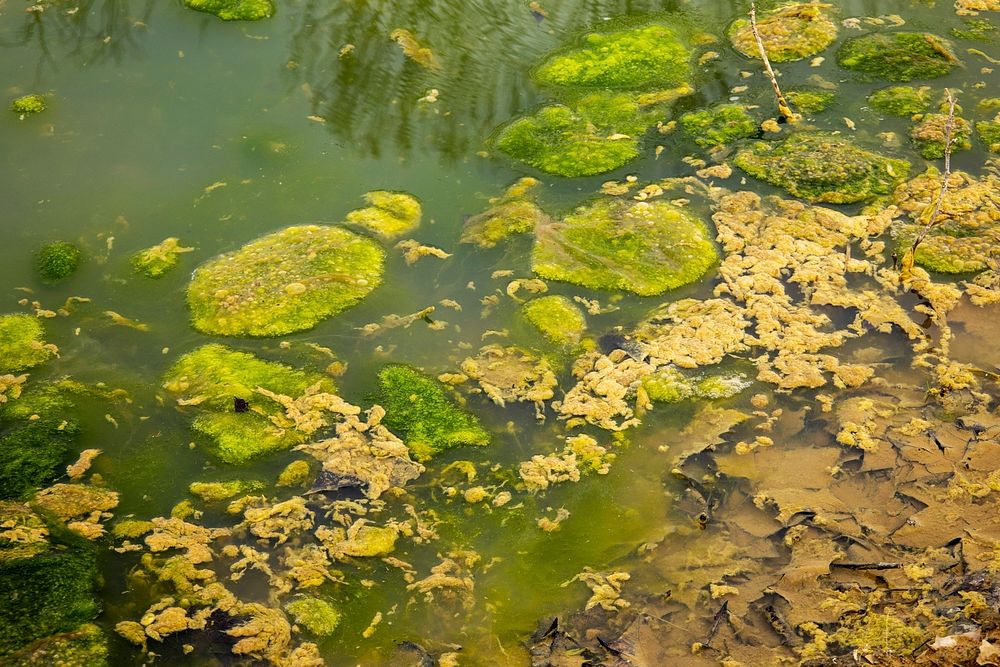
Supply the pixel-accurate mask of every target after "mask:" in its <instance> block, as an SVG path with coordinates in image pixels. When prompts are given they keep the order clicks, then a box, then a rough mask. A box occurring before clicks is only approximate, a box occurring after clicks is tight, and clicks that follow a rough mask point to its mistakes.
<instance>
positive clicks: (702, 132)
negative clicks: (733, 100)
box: [680, 104, 760, 146]
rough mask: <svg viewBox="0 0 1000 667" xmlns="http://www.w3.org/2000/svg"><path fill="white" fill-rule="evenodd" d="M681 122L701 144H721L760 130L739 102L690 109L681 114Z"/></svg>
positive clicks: (750, 135)
mask: <svg viewBox="0 0 1000 667" xmlns="http://www.w3.org/2000/svg"><path fill="white" fill-rule="evenodd" d="M680 122H681V127H682V128H684V131H685V132H686V133H687V134H688V135H690V136H691V138H692V139H694V142H695V143H696V144H698V145H699V146H721V145H723V144H728V143H730V142H731V141H734V140H736V139H743V138H745V137H752V136H754V135H756V134H758V133H759V132H760V130H759V128H758V127H757V123H756V122H755V121H754V119H753V117H751V116H750V114H749V113H747V110H746V109H744V108H743V107H741V106H740V105H738V104H718V105H716V106H713V107H709V108H708V109H700V110H698V111H690V112H688V113H686V114H684V115H683V116H681V118H680Z"/></svg>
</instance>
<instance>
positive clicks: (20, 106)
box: [10, 95, 45, 116]
mask: <svg viewBox="0 0 1000 667" xmlns="http://www.w3.org/2000/svg"><path fill="white" fill-rule="evenodd" d="M10 110H11V111H13V112H14V113H17V114H21V115H22V116H26V115H27V114H32V113H41V112H42V111H45V98H44V97H42V96H41V95H22V96H21V97H18V98H17V99H15V100H14V101H13V102H11V103H10Z"/></svg>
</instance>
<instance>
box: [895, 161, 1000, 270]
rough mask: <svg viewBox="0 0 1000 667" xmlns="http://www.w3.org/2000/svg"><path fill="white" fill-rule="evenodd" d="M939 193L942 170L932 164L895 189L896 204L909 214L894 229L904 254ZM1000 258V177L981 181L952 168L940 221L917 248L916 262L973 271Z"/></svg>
mask: <svg viewBox="0 0 1000 667" xmlns="http://www.w3.org/2000/svg"><path fill="white" fill-rule="evenodd" d="M940 192H941V174H940V172H938V171H937V170H936V169H933V168H931V169H928V170H927V171H926V172H925V173H923V174H921V175H919V176H917V177H916V178H914V179H912V180H910V181H908V182H906V183H904V184H903V185H901V186H900V187H899V188H897V189H896V192H895V194H894V195H893V203H894V204H895V205H896V206H897V207H898V208H899V209H900V211H901V212H903V213H904V214H905V215H906V216H907V217H908V218H909V219H908V220H906V221H903V222H897V223H896V224H895V225H894V227H893V234H894V236H895V237H896V241H897V243H898V245H899V249H900V254H902V253H903V252H905V251H906V250H907V249H909V248H910V246H911V245H912V243H913V239H914V238H915V237H916V235H917V234H919V233H921V232H922V231H923V229H924V227H926V225H927V222H928V218H929V217H930V215H931V214H932V212H933V210H934V207H935V204H936V203H937V200H938V197H939V195H940ZM996 257H1000V178H998V177H997V176H996V175H995V174H992V173H987V174H985V175H983V176H982V177H981V178H978V179H977V178H975V177H973V176H972V175H971V174H967V173H965V172H964V171H955V172H952V174H951V177H950V178H949V180H948V192H947V194H946V195H945V197H944V200H943V201H942V203H941V209H940V212H939V216H938V222H937V223H936V224H935V225H934V226H933V227H932V228H931V229H930V231H929V232H928V233H927V235H926V236H924V239H923V240H922V241H921V242H920V245H918V246H917V251H916V253H915V254H914V261H915V262H916V263H917V264H920V265H921V266H924V267H926V268H927V269H930V270H931V271H937V272H939V273H970V272H973V271H982V270H983V269H986V268H988V262H989V261H990V259H991V258H996Z"/></svg>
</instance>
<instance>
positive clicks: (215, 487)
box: [188, 479, 264, 503]
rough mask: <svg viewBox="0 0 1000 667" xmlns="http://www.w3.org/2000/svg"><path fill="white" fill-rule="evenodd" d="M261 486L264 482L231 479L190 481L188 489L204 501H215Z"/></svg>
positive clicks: (245, 492)
mask: <svg viewBox="0 0 1000 667" xmlns="http://www.w3.org/2000/svg"><path fill="white" fill-rule="evenodd" d="M263 488H264V483H263V482H260V481H258V480H243V479H232V480H228V481H225V482H191V484H190V485H189V486H188V491H190V492H191V493H192V494H194V495H196V496H198V497H199V498H201V499H202V500H203V501H205V502H206V503H217V502H221V501H223V500H228V499H230V498H234V497H236V496H240V495H245V494H247V493H253V492H254V491H260V490H261V489H263Z"/></svg>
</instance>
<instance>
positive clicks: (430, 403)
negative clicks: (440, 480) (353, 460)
mask: <svg viewBox="0 0 1000 667" xmlns="http://www.w3.org/2000/svg"><path fill="white" fill-rule="evenodd" d="M376 402H377V403H378V404H379V405H381V406H382V407H383V408H385V410H386V415H385V418H384V419H383V420H382V423H383V424H385V426H386V427H387V428H389V430H391V431H392V432H393V433H397V434H399V436H400V437H401V438H403V440H404V441H405V442H406V446H407V447H409V448H410V451H411V452H412V453H413V455H414V458H416V459H417V460H418V461H426V460H428V459H430V458H432V457H433V456H435V455H437V454H440V453H441V452H443V451H444V450H446V449H451V448H453V447H461V446H466V445H477V446H481V445H486V444H488V443H489V440H490V436H489V433H487V431H486V429H484V428H483V426H482V425H481V424H480V423H479V420H478V419H476V417H475V416H474V415H472V414H471V413H469V412H466V411H465V410H463V409H462V408H460V407H459V406H458V405H456V404H455V402H454V400H452V399H451V398H450V397H449V396H448V394H447V391H446V389H445V386H444V385H443V384H441V383H440V382H438V381H437V380H435V379H434V378H432V377H429V376H427V375H424V374H423V373H421V372H420V371H418V370H416V369H415V368H411V367H410V366H405V365H402V364H391V365H389V366H386V367H385V368H383V369H382V370H381V371H380V372H379V374H378V390H377V392H376Z"/></svg>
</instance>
